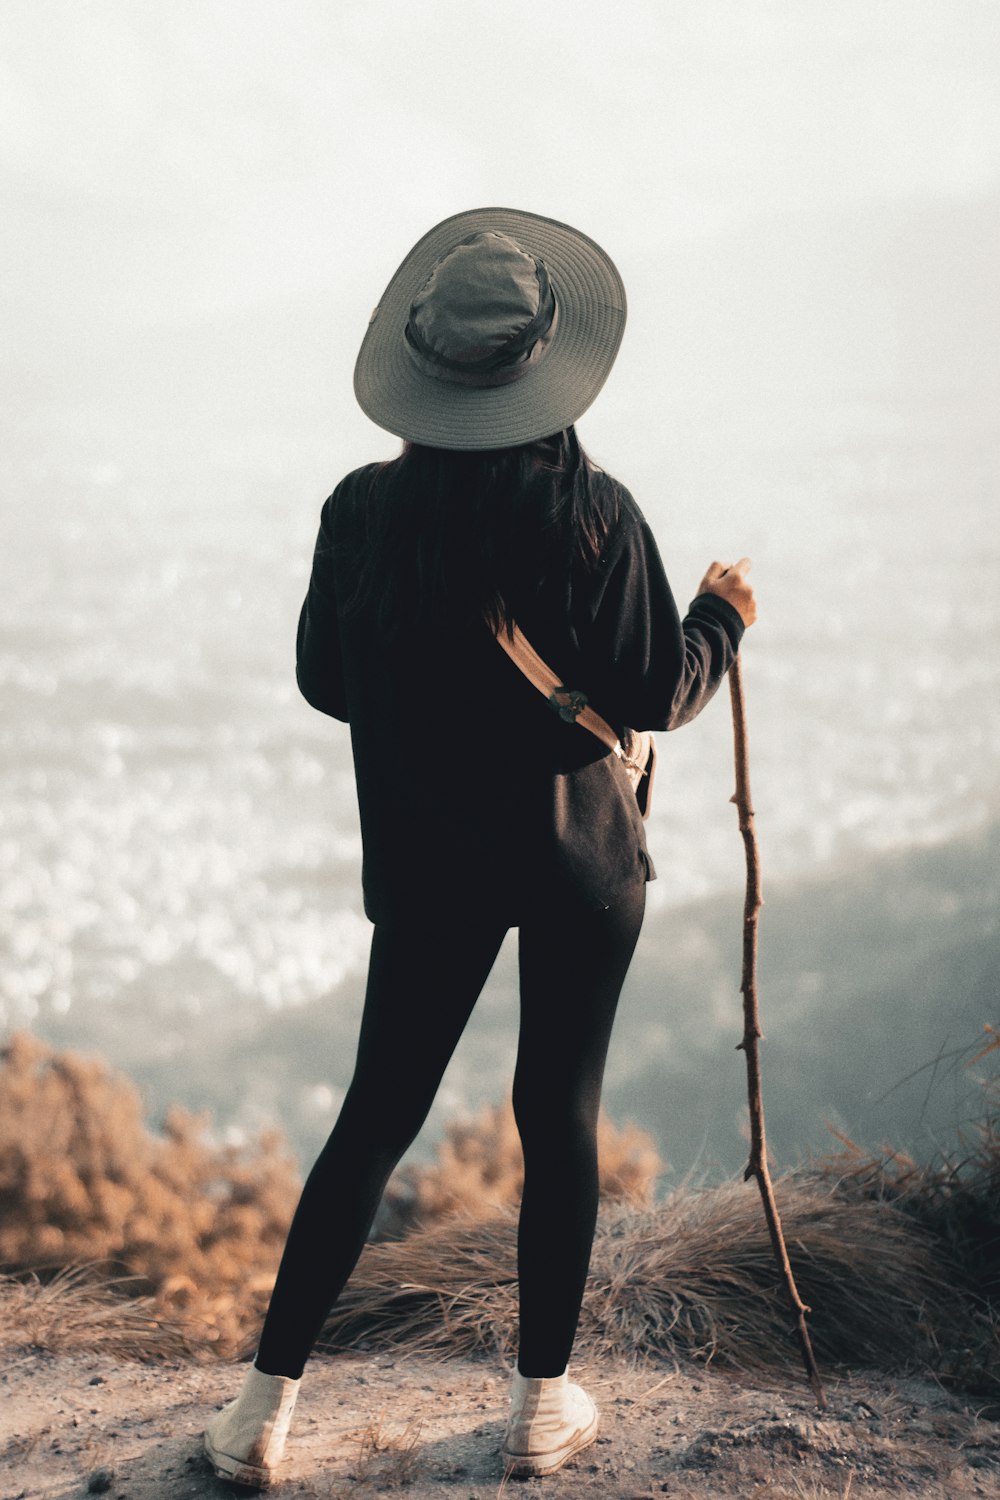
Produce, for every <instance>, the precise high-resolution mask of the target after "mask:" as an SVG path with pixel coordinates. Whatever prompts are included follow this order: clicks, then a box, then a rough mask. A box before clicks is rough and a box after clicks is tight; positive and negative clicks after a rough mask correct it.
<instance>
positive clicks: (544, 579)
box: [297, 428, 743, 925]
mask: <svg viewBox="0 0 1000 1500" xmlns="http://www.w3.org/2000/svg"><path fill="white" fill-rule="evenodd" d="M557 436H558V441H556V442H552V443H549V444H547V445H542V444H533V445H528V447H527V448H526V449H523V450H513V452H512V453H511V454H508V455H507V456H506V457H507V461H506V462H503V461H502V457H503V456H501V455H494V454H488V455H485V456H484V455H479V454H462V453H451V452H440V451H436V450H419V449H415V448H413V447H412V445H411V446H410V447H409V449H408V451H407V452H406V453H405V454H404V455H403V457H402V458H400V459H398V460H396V461H395V462H394V463H391V464H381V465H369V466H367V467H365V468H363V469H360V470H357V471H355V472H354V473H352V474H350V475H348V476H347V477H346V478H345V479H344V480H343V481H342V482H341V484H340V485H339V486H338V487H337V489H336V491H335V492H334V494H333V495H332V496H331V497H330V500H329V501H328V502H327V504H326V505H325V507H324V511H323V518H322V525H321V530H320V536H319V538H318V541H317V547H316V554H315V563H314V572H313V580H312V583H311V587H310V591H309V595H308V597H307V599H306V601H305V603H304V605H303V610H302V616H301V619H300V628H299V638H298V653H297V657H298V666H297V670H298V680H299V685H300V687H301V689H302V691H303V693H304V694H305V696H306V697H307V699H308V700H309V701H310V702H311V703H313V704H314V706H316V707H317V708H319V709H321V710H322V711H324V712H327V713H330V714H332V715H333V716H334V717H338V718H341V719H344V720H346V721H347V722H349V723H350V726H351V735H352V741H353V745H354V751H355V760H356V768H357V785H358V797H359V803H360V811H361V824H362V832H363V835H364V846H365V867H364V882H363V884H364V896H365V909H366V911H367V913H368V915H369V917H371V919H372V920H373V921H380V920H385V919H387V918H388V917H389V915H390V914H391V913H392V912H394V911H399V910H402V909H405V908H407V907H412V906H414V905H415V904H417V903H419V902H420V901H421V900H422V899H423V898H424V897H425V895H427V894H431V895H432V899H435V900H436V899H439V896H440V893H441V891H442V889H447V888H448V887H449V886H450V885H451V883H452V881H453V880H454V877H455V876H456V874H460V875H461V879H462V889H463V891H464V892H466V893H468V894H469V895H470V896H471V897H473V898H474V899H475V900H477V901H480V902H482V903H483V904H487V905H490V906H491V907H492V909H493V910H495V911H497V912H503V913H506V915H507V917H508V920H509V922H510V924H511V925H517V924H518V923H519V922H520V921H521V920H522V919H523V918H524V917H525V916H528V915H530V914H532V913H535V914H537V913H538V912H539V911H540V910H543V909H544V907H545V905H546V904H547V903H548V902H550V901H551V900H552V899H553V897H554V896H556V895H561V896H563V897H565V898H566V899H572V898H574V897H576V898H579V899H580V900H582V901H584V902H585V903H587V904H589V905H592V906H595V907H605V906H608V905H610V904H611V902H612V901H613V900H615V899H616V897H617V896H619V895H620V894H621V892H622V891H623V890H625V889H626V888H627V887H628V886H629V885H630V884H633V883H634V882H635V881H636V880H638V879H642V880H647V879H650V878H654V875H655V872H654V869H653V864H652V860H651V858H650V855H649V851H648V848H647V845H646V838H645V830H644V825H643V821H642V819H641V817H640V815H639V812H638V808H637V805H636V801H635V797H634V796H633V795H632V793H631V789H630V787H629V785H628V783H627V780H626V778H625V776H624V773H623V772H622V770H621V767H620V765H619V763H618V761H617V760H616V758H615V757H613V756H609V755H608V754H607V748H606V746H603V745H602V744H601V743H600V742H599V741H598V740H596V739H595V738H594V736H593V735H590V734H587V733H582V732H581V731H580V729H579V728H577V726H576V725H574V724H573V723H572V722H570V721H567V720H566V719H563V718H560V717H559V715H558V714H557V713H554V712H552V711H551V706H548V705H546V703H545V701H544V699H542V698H541V697H540V696H539V695H538V693H537V692H536V691H534V689H533V688H532V687H531V685H530V684H529V683H528V682H527V681H526V679H525V678H524V676H523V675H522V674H521V673H520V672H519V671H518V670H517V668H516V667H515V666H514V665H513V664H512V663H511V662H510V660H509V659H508V658H507V656H506V655H505V654H504V653H503V652H502V651H501V650H499V649H498V645H497V642H496V641H495V639H494V636H493V630H492V629H491V627H490V625H489V623H488V621H487V619H486V612H487V611H488V609H489V606H490V603H491V601H493V600H496V599H500V600H502V601H503V602H504V605H505V607H506V609H507V614H508V616H509V617H510V618H516V620H517V622H518V624H519V625H520V626H521V628H522V630H523V631H524V632H525V634H526V635H527V636H528V638H529V640H530V641H531V643H532V645H533V646H534V647H535V649H536V650H537V651H538V652H539V653H540V655H541V656H542V657H543V658H544V660H545V661H546V662H548V663H550V664H551V665H552V666H553V668H554V669H555V670H556V671H557V672H558V674H559V675H560V677H561V678H562V680H563V681H564V682H566V683H569V684H577V685H579V686H580V687H583V688H585V690H586V693H587V697H588V699H589V700H590V701H591V702H592V703H594V704H595V705H596V706H597V707H598V709H600V710H601V711H602V712H603V714H604V716H605V717H606V718H608V720H609V721H610V722H611V724H612V726H613V727H614V728H615V730H616V732H617V733H618V734H619V735H622V734H623V733H624V731H625V728H626V726H628V727H631V728H649V729H666V728H672V727H675V726H676V725H677V724H678V723H681V722H686V720H687V719H688V718H691V717H693V716H694V714H695V713H697V712H698V711H699V710H700V708H701V707H702V706H703V705H704V703H705V702H707V700H708V698H709V697H710V696H711V695H712V693H713V692H714V691H715V689H716V687H717V686H718V683H719V681H720V680H721V678H722V675H723V673H724V671H725V669H726V667H727V666H728V663H729V662H730V661H731V659H732V654H731V653H732V650H733V649H734V648H735V645H736V644H737V643H738V640H739V636H740V634H741V633H742V628H743V627H742V621H741V620H740V618H739V616H738V614H737V613H736V611H735V610H734V609H733V608H732V606H730V605H728V604H726V603H725V601H724V600H720V599H719V598H718V596H712V595H705V596H703V597H702V598H701V599H699V600H698V601H697V602H696V604H694V605H693V606H692V610H691V612H690V613H689V616H688V617H687V619H686V620H685V621H684V622H683V623H682V622H681V621H680V620H679V618H678V616H677V611H676V609H675V607H674V602H673V596H672V594H671V592H670V589H669V586H668V584H667V581H666V578H665V575H664V572H663V568H662V565H661V563H660V559H659V554H658V552H657V549H656V544H655V541H654V540H653V538H652V534H651V532H650V530H649V528H648V526H647V525H646V523H645V521H644V518H643V517H642V514H641V512H640V510H639V508H638V506H637V505H636V503H635V501H634V500H633V498H632V496H631V495H630V494H629V492H628V491H627V490H625V489H624V487H623V486H621V485H620V484H618V483H616V482H615V481H614V480H612V479H611V478H610V477H609V476H607V475H606V474H604V473H603V472H601V471H599V470H595V469H594V468H593V467H592V466H591V465H590V464H589V463H588V462H587V460H586V456H585V455H584V454H583V453H582V452H581V450H580V447H579V443H578V441H577V439H576V435H575V433H574V432H573V430H572V428H571V429H569V430H568V431H567V432H564V433H561V434H559V435H557ZM430 494H433V495H434V496H435V497H436V500H437V504H430V503H429V495H430ZM421 553H422V554H423V556H422V557H421V555H420V554H421ZM425 582H426V587H421V585H423V584H424V583H425ZM431 582H433V584H435V585H436V588H433V589H432V587H431ZM566 806H569V807H571V808H572V809H573V810H574V818H573V821H572V823H571V824H570V823H568V822H567V820H566V818H565V816H563V815H562V811H561V809H563V808H564V807H566ZM595 829H596V830H597V834H598V836H599V845H598V847H596V848H595V842H594V837H593V836H592V834H593V832H594V830H595Z"/></svg>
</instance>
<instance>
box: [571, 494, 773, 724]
mask: <svg viewBox="0 0 1000 1500" xmlns="http://www.w3.org/2000/svg"><path fill="white" fill-rule="evenodd" d="M627 500H628V503H627V505H626V506H625V507H624V508H623V514H622V518H621V521H620V524H619V533H618V535H617V536H616V538H615V540H614V541H613V543H612V545H611V548H610V550H609V554H608V557H607V559H606V562H605V563H604V564H603V565H602V568H601V578H602V583H601V584H600V585H599V592H598V598H597V607H596V611H595V613H594V615H593V617H592V618H593V626H592V631H591V634H590V640H589V642H588V645H587V657H588V664H591V663H592V670H593V675H592V682H593V689H592V691H591V692H590V698H591V702H592V703H593V704H594V706H595V707H596V708H597V709H598V711H599V712H600V713H602V714H603V715H604V717H605V718H606V719H608V720H609V722H610V723H611V724H613V725H614V726H615V728H616V729H618V730H621V729H622V728H623V727H624V726H625V725H629V726H630V727H631V728H633V729H678V728H679V727H680V726H681V725H682V724H687V723H689V722H690V721H691V720H692V719H693V718H695V716H696V715H697V714H699V713H700V712H701V710H702V709H703V708H704V707H705V705H706V703H708V701H709V700H710V699H711V698H712V696H713V695H714V693H715V691H716V689H717V688H718V686H719V684H720V683H721V681H722V679H723V677H724V676H725V675H726V672H727V671H728V670H729V668H730V666H731V665H732V663H733V660H734V659H735V656H736V652H737V650H738V648H739V644H740V640H741V638H742V636H743V631H744V628H745V627H744V624H743V620H742V618H741V616H740V614H739V612H738V611H737V610H736V609H735V608H734V607H733V606H732V605H731V604H729V603H727V601H726V600H725V599H721V598H720V597H719V596H718V595H717V594H699V595H698V597H697V598H696V599H694V600H693V601H692V603H691V605H690V607H689V609H688V612H687V614H686V615H685V616H684V618H683V619H681V617H680V613H679V611H678V609H677V605H676V603H675V601H674V596H673V593H672V591H671V588H670V584H669V583H668V582H667V575H666V572H665V571H664V567H663V562H662V559H661V557H660V552H659V548H658V547H657V545H656V539H655V537H654V536H653V533H652V530H651V528H650V526H649V524H648V523H647V521H646V520H645V518H644V517H643V516H642V514H641V512H640V511H639V508H638V506H637V505H636V504H635V501H634V500H632V498H631V496H628V497H627Z"/></svg>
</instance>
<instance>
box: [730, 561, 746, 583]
mask: <svg viewBox="0 0 1000 1500" xmlns="http://www.w3.org/2000/svg"><path fill="white" fill-rule="evenodd" d="M729 571H730V573H736V574H737V575H738V576H739V577H740V578H745V577H746V576H747V574H748V573H749V571H750V559H749V557H741V558H740V560H739V562H738V563H733V565H732V567H731V568H730V569H729Z"/></svg>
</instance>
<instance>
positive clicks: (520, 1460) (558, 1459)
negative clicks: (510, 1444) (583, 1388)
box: [500, 1412, 600, 1475]
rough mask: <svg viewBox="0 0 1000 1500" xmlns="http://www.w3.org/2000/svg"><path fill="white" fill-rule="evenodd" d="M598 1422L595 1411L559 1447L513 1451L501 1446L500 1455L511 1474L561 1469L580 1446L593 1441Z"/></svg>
mask: <svg viewBox="0 0 1000 1500" xmlns="http://www.w3.org/2000/svg"><path fill="white" fill-rule="evenodd" d="M599 1424H600V1413H599V1412H595V1413H594V1417H593V1421H591V1422H589V1423H588V1424H587V1426H586V1427H582V1428H580V1429H579V1431H577V1432H575V1433H574V1434H573V1436H572V1437H571V1438H570V1439H569V1441H568V1442H566V1443H563V1445H562V1447H561V1448H553V1449H552V1450H551V1451H550V1452H549V1453H513V1452H512V1451H511V1450H510V1449H509V1448H507V1447H505V1446H502V1447H501V1449H500V1456H501V1457H502V1458H503V1460H504V1462H505V1464H506V1465H507V1466H508V1470H509V1472H510V1473H511V1474H517V1475H522V1474H551V1473H553V1472H554V1471H555V1470H556V1469H561V1468H562V1466H563V1464H564V1463H565V1462H566V1460H567V1459H568V1458H572V1457H573V1454H574V1453H579V1451H580V1449H581V1448H586V1447H587V1446H588V1445H589V1444H590V1443H592V1442H593V1441H594V1439H595V1437H596V1436H597V1429H598V1426H599Z"/></svg>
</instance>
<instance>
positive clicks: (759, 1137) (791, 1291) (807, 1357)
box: [729, 656, 826, 1411]
mask: <svg viewBox="0 0 1000 1500" xmlns="http://www.w3.org/2000/svg"><path fill="white" fill-rule="evenodd" d="M729 694H730V699H731V701H732V709H733V743H734V749H735V757H736V791H735V792H734V794H733V796H732V797H731V798H730V801H732V802H734V803H735V804H736V810H737V812H738V814H739V821H740V833H741V834H742V835H743V848H744V852H745V854H746V865H747V883H746V900H745V902H744V905H743V974H742V978H741V980H740V991H741V993H742V995H743V1040H742V1041H741V1042H740V1043H738V1045H737V1049H736V1050H737V1051H738V1052H743V1054H744V1056H745V1057H746V1063H747V1088H748V1092H749V1098H750V1160H749V1161H748V1163H747V1167H746V1170H745V1172H744V1173H743V1180H744V1182H749V1180H750V1178H751V1177H756V1179H757V1185H758V1187H759V1188H760V1195H761V1198H762V1199H763V1200H764V1217H765V1218H766V1219H767V1227H768V1231H769V1233H770V1236H771V1247H772V1249H773V1250H774V1258H775V1260H776V1261H777V1263H778V1269H779V1271H780V1272H781V1275H782V1278H783V1280H784V1284H785V1291H786V1292H787V1294H788V1300H789V1302H790V1303H791V1306H792V1311H793V1313H794V1314H795V1332H796V1335H797V1337H798V1341H799V1347H800V1349H801V1351H802V1362H803V1364H804V1365H805V1369H806V1376H807V1378H808V1380H809V1384H810V1385H811V1386H812V1390H813V1394H814V1395H815V1397H816V1404H817V1406H818V1407H819V1408H820V1410H821V1411H823V1410H825V1409H826V1396H825V1394H824V1391H823V1386H822V1383H821V1381H820V1378H819V1370H818V1369H817V1368H816V1360H815V1358H814V1356H813V1350H812V1343H811V1342H810V1339H809V1330H808V1328H807V1327H806V1313H807V1312H809V1311H810V1309H809V1308H808V1307H807V1306H806V1304H805V1303H804V1302H803V1301H802V1298H801V1297H800V1296H799V1292H798V1288H797V1286H796V1285H795V1277H794V1276H793V1275H792V1267H791V1264H790V1262H789V1259H788V1251H787V1249H786V1248H785V1236H784V1234H783V1233H782V1230H781V1218H780V1216H779V1214H778V1205H777V1202H776V1201H775V1197H774V1186H773V1184H772V1182H771V1174H770V1172H769V1170H768V1165H767V1138H766V1136H765V1133H764V1101H763V1099H762V1097H761V1088H760V1048H759V1046H758V1042H759V1041H760V1040H761V1038H762V1037H763V1032H762V1031H761V1029H760V1010H759V1007H758V1004H757V918H758V916H759V914H760V909H761V907H762V906H763V904H764V899H763V895H762V883H761V872H760V850H759V848H758V845H757V831H756V828H755V827H754V814H753V807H752V805H751V801H750V760H749V754H748V751H747V729H746V702H745V699H744V695H743V671H742V664H741V662H740V658H739V657H738V656H737V657H736V660H735V661H734V662H733V665H732V666H731V667H730V669H729Z"/></svg>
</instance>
